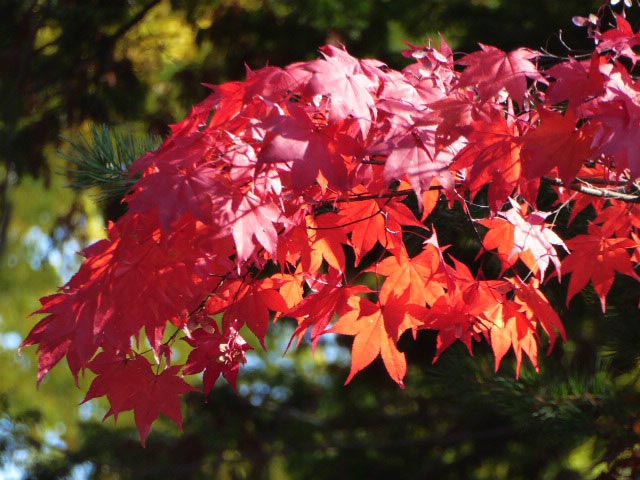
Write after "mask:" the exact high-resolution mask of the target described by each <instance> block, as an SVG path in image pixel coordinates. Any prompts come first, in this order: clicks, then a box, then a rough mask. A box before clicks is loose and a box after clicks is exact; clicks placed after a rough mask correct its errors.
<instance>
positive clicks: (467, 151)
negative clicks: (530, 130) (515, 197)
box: [452, 117, 522, 212]
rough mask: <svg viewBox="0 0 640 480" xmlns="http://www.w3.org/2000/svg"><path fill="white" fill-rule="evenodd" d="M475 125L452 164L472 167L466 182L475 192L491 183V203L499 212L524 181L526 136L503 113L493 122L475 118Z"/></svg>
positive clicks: (458, 168)
mask: <svg viewBox="0 0 640 480" xmlns="http://www.w3.org/2000/svg"><path fill="white" fill-rule="evenodd" d="M472 129H473V130H472V132H471V133H470V134H469V135H468V139H469V144H468V145H467V146H466V147H465V148H464V149H463V150H462V151H461V152H460V153H459V154H458V155H457V156H456V158H455V163H454V164H453V166H452V168H453V169H455V170H461V169H463V168H468V169H469V171H468V174H467V178H466V182H465V185H466V187H467V188H468V189H469V191H470V192H471V195H472V196H475V195H476V194H477V193H478V192H479V191H480V190H481V189H483V188H484V187H485V186H486V185H489V202H488V204H489V206H490V207H491V210H492V211H494V212H498V211H500V208H501V207H502V205H503V204H504V202H505V201H506V200H507V198H509V197H510V196H511V194H512V193H513V191H514V190H515V189H516V187H517V186H518V185H519V184H520V183H522V182H521V177H522V156H521V149H522V139H521V137H520V136H518V135H517V133H518V132H517V129H516V127H515V125H510V124H508V123H507V121H506V120H505V119H504V118H502V117H497V118H495V119H494V121H493V122H492V123H487V122H484V121H477V122H474V123H473V124H472Z"/></svg>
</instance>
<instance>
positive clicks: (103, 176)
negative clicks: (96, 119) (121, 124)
mask: <svg viewBox="0 0 640 480" xmlns="http://www.w3.org/2000/svg"><path fill="white" fill-rule="evenodd" d="M63 140H65V141H66V142H67V143H68V144H69V146H70V147H71V149H70V152H68V153H64V152H63V153H62V155H63V156H64V157H65V159H66V160H67V161H68V162H69V163H70V164H71V165H72V166H73V167H72V168H67V169H65V172H64V173H67V174H70V177H71V183H70V184H69V186H70V187H72V188H73V189H75V190H87V189H89V188H93V187H97V188H98V189H99V192H100V193H99V194H98V198H99V200H101V201H107V200H109V199H111V198H121V197H122V196H123V195H124V194H125V193H126V192H127V190H129V189H130V188H131V186H132V185H133V184H134V183H135V182H136V178H132V177H131V176H130V175H129V173H128V170H129V167H130V166H131V164H132V163H133V162H134V161H135V160H137V159H138V158H139V157H140V156H141V155H143V154H144V153H146V152H148V151H149V150H155V149H156V148H158V146H159V145H160V142H161V139H160V138H159V137H157V136H151V135H146V136H144V135H135V134H133V133H131V132H124V131H118V130H115V129H113V128H109V127H107V126H106V125H102V126H93V127H92V128H91V132H90V134H89V135H88V136H83V135H78V136H77V137H74V138H64V137H63Z"/></svg>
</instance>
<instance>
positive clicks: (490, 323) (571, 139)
mask: <svg viewBox="0 0 640 480" xmlns="http://www.w3.org/2000/svg"><path fill="white" fill-rule="evenodd" d="M607 8H609V7H603V9H602V10H601V11H600V14H599V15H601V16H602V15H604V14H605V12H606V11H607V10H606V9H607ZM575 21H576V22H577V23H580V24H582V25H584V26H585V27H587V29H588V32H589V36H590V37H591V38H592V39H593V40H594V42H595V45H596V47H595V51H594V52H593V54H591V55H589V56H587V57H586V58H573V57H570V58H567V59H555V61H554V62H550V63H549V62H547V63H549V64H550V66H548V67H544V68H543V67H542V66H541V64H542V63H543V62H542V61H541V59H543V57H544V55H543V54H542V53H540V52H536V51H533V50H530V49H525V48H520V49H517V50H514V51H511V52H504V51H502V50H500V49H498V48H495V47H491V46H486V45H481V50H480V51H477V52H474V53H471V54H468V55H463V56H461V57H460V58H458V59H456V58H455V57H454V53H453V52H452V50H451V49H450V48H449V46H448V45H447V44H446V42H445V41H444V40H443V39H442V40H441V42H440V47H439V48H434V47H431V46H414V45H410V48H409V49H408V50H407V51H405V52H404V53H405V55H406V56H407V57H408V58H410V59H412V60H413V63H412V64H411V65H409V66H408V67H406V68H405V69H403V70H402V71H396V70H393V69H390V68H388V67H387V66H386V65H385V64H384V63H382V62H380V61H378V60H371V59H365V60H359V59H356V58H354V57H352V56H351V55H349V54H348V53H347V51H346V50H345V49H344V48H340V47H336V46H331V45H327V46H325V47H322V48H321V54H322V57H321V58H319V59H317V60H312V61H308V62H300V63H294V64H291V65H289V66H287V67H284V68H279V67H265V68H262V69H260V70H256V71H248V74H247V79H246V80H245V81H243V82H240V81H234V82H228V83H224V84H222V85H217V86H213V85H212V86H211V89H212V90H213V93H212V94H211V95H210V96H209V97H208V98H207V99H205V100H204V101H203V102H201V103H200V104H198V105H196V106H195V107H194V108H193V109H192V110H191V112H190V114H189V115H188V116H187V117H186V118H185V119H184V120H183V121H181V122H179V123H177V124H175V125H173V126H172V134H171V136H170V137H169V138H168V139H167V140H166V141H165V142H164V143H163V144H162V145H161V146H160V147H159V148H158V149H157V150H154V151H151V152H148V153H146V154H145V155H143V156H142V157H141V158H140V159H138V160H137V161H136V162H135V163H134V164H133V165H132V167H131V168H130V171H129V174H130V175H131V177H132V178H134V177H136V176H140V179H139V180H138V181H137V182H136V183H135V185H134V186H133V187H132V188H131V190H130V191H129V192H128V193H127V195H126V196H125V199H124V200H125V201H126V203H127V205H128V210H127V213H126V214H125V215H123V216H122V217H121V218H120V219H119V220H118V221H117V222H115V223H112V224H110V226H109V229H108V238H107V239H105V240H102V241H100V242H98V243H96V244H94V245H92V246H90V247H89V248H87V249H86V250H85V251H84V252H83V255H84V257H85V258H86V260H85V261H84V263H83V265H82V267H81V269H80V271H79V272H78V273H77V274H76V275H75V276H74V277H73V278H72V279H71V280H70V281H69V282H68V283H67V284H66V285H65V286H64V287H62V289H61V291H60V292H58V293H56V294H54V295H51V296H49V297H46V298H44V299H42V308H41V309H40V310H39V311H38V313H41V314H46V315H47V316H46V317H45V318H44V319H42V320H41V321H40V322H39V323H38V324H37V325H36V326H35V327H34V329H33V330H32V332H31V333H30V334H29V336H28V337H27V339H26V340H25V341H24V343H23V346H29V345H36V344H37V345H38V349H39V354H40V358H39V376H38V379H39V381H41V380H42V378H43V377H44V376H45V375H46V374H47V372H49V371H50V370H51V368H52V367H53V366H54V365H56V364H57V363H58V362H59V361H60V360H62V359H63V358H66V359H67V362H68V364H69V367H70V369H71V371H72V373H73V375H74V376H76V378H77V376H78V375H79V373H80V372H81V371H84V370H85V369H89V370H91V371H92V372H94V373H95V374H96V375H97V376H96V378H95V380H94V381H93V383H92V385H91V387H90V389H89V392H88V393H87V397H86V399H87V400H89V399H91V398H95V397H98V396H103V395H106V396H107V398H108V400H109V401H110V404H111V409H110V410H109V412H108V414H107V416H109V415H114V416H116V417H117V415H118V414H119V413H120V412H123V411H127V410H133V412H134V415H135V418H136V423H137V425H138V429H139V431H140V435H141V437H142V442H143V443H144V442H145V439H146V437H147V435H148V433H149V430H150V427H151V424H152V422H153V421H154V420H155V419H156V418H157V417H158V416H159V414H160V413H164V414H166V415H167V416H168V417H169V418H171V419H173V420H174V421H175V422H176V423H178V424H181V412H180V402H179V398H180V395H182V394H184V393H186V392H189V391H192V390H193V389H194V388H193V387H192V386H191V385H190V384H188V383H187V382H186V381H185V380H184V379H183V377H182V376H183V375H193V374H199V373H201V372H204V374H203V376H204V392H205V394H206V395H208V394H209V393H210V391H211V389H212V388H213V385H214V384H215V382H216V380H217V379H218V377H219V376H220V375H223V376H224V377H225V378H226V379H227V380H228V381H229V382H230V383H232V384H234V385H235V382H236V379H237V375H238V370H239V368H240V366H241V365H242V363H243V362H244V360H245V352H246V351H247V350H248V349H249V348H250V347H249V346H248V345H247V343H246V341H245V340H244V339H243V338H242V336H241V334H240V332H241V330H242V329H243V328H245V329H246V328H248V329H250V330H251V331H252V332H253V334H255V336H256V337H257V338H258V339H259V340H260V342H261V343H262V344H263V346H264V339H265V335H266V334H267V330H268V326H269V323H270V322H271V321H276V320H278V319H280V318H282V317H290V318H295V319H297V321H298V326H297V329H296V330H295V333H294V336H293V338H292V342H294V341H295V342H300V341H301V340H302V339H303V338H305V337H308V338H310V340H311V342H312V344H313V345H314V346H315V345H317V343H318V342H319V341H320V339H321V337H322V335H324V334H326V333H329V332H331V333H337V334H341V335H346V336H352V337H354V338H353V346H352V365H351V372H350V374H349V376H348V378H347V383H348V382H349V381H351V380H352V379H353V377H354V376H355V375H356V374H357V373H358V372H360V371H361V370H362V369H364V368H366V367H367V366H368V365H369V364H371V363H372V362H373V361H374V360H375V359H376V358H377V357H381V358H382V361H383V362H384V365H385V367H386V369H387V371H388V373H389V375H390V377H391V378H392V379H393V380H394V381H395V382H397V383H398V384H399V385H400V386H403V381H404V377H405V375H406V372H407V362H406V358H405V355H404V353H403V352H402V351H401V350H400V349H399V348H398V341H399V339H400V338H401V337H402V336H403V334H405V332H407V331H410V332H411V334H412V335H413V336H414V337H415V336H416V335H417V334H418V332H419V331H420V330H434V331H436V332H437V333H438V335H437V354H436V359H437V358H438V357H439V356H440V355H441V354H442V352H443V351H444V350H445V349H447V348H448V347H449V346H450V345H451V344H452V343H454V342H455V341H456V340H459V341H461V342H463V343H464V344H465V345H466V347H467V348H468V349H469V351H470V352H471V351H472V346H473V342H474V341H478V340H482V339H485V340H486V341H487V342H489V344H490V345H491V347H492V349H493V352H494V355H495V367H496V369H497V368H499V366H500V363H501V361H502V359H503V358H504V356H505V355H506V354H507V352H508V351H509V350H513V352H514V354H515V357H516V362H517V373H518V374H519V372H520V367H521V365H522V362H523V358H524V357H525V356H526V357H527V358H528V359H529V360H530V361H531V363H532V365H533V366H534V367H535V368H536V369H537V368H538V350H539V348H540V345H541V343H542V338H541V337H542V335H543V334H544V336H546V337H548V343H549V348H551V347H553V345H554V342H555V341H556V339H557V337H558V335H560V336H561V337H562V338H564V337H565V332H564V327H563V325H562V322H561V320H560V317H559V316H558V314H557V313H556V311H555V310H554V309H553V307H552V306H551V304H550V303H549V301H548V299H547V298H546V296H545V294H544V293H543V292H542V290H541V289H540V285H541V283H542V282H544V281H545V278H546V279H548V278H551V277H552V276H557V277H558V279H560V278H561V273H562V274H563V275H564V276H565V277H566V276H567V275H570V279H569V287H568V296H567V303H569V302H570V301H571V299H572V298H573V297H574V296H575V295H576V294H577V293H578V292H579V291H581V290H583V289H584V288H585V287H586V286H587V285H588V284H589V283H590V282H591V283H592V284H593V288H594V289H595V291H596V293H597V295H598V296H599V298H600V301H601V304H602V309H603V311H604V310H605V309H606V298H607V294H608V293H609V291H610V289H611V287H612V284H613V282H614V278H615V276H616V273H620V274H625V275H628V276H630V277H633V278H634V279H638V278H639V277H638V276H637V274H636V271H635V267H636V266H637V264H638V261H639V259H640V257H639V256H640V249H639V248H638V244H639V234H640V232H639V230H638V229H639V228H640V209H639V207H638V206H637V202H638V200H639V196H638V195H637V183H635V182H636V179H637V178H638V177H639V176H640V156H639V153H638V149H637V147H636V145H635V144H636V142H637V140H638V139H637V136H638V131H640V130H639V128H638V127H639V126H640V102H639V101H638V98H639V97H638V94H639V93H640V87H639V86H638V84H637V83H636V81H635V80H634V78H633V76H632V72H633V68H634V67H635V65H636V62H637V60H638V59H639V58H640V56H638V55H637V54H636V53H635V50H634V47H635V46H637V45H638V44H640V35H638V34H636V33H634V32H633V30H632V28H631V26H630V25H629V23H628V22H627V21H626V20H625V18H624V17H623V16H621V15H615V21H616V25H615V26H613V27H611V28H609V29H606V28H605V25H604V21H602V20H601V18H600V16H596V15H592V16H590V17H589V18H581V17H580V18H576V19H575ZM542 185H549V186H551V187H549V188H553V189H554V191H555V195H556V197H557V208H556V210H555V211H554V212H545V211H540V210H538V202H539V196H540V195H539V193H540V191H541V186H542ZM472 202H473V203H472ZM479 203H481V204H482V208H481V209H478V208H477V207H476V205H477V204H479ZM439 204H440V207H441V208H448V209H454V208H458V209H461V210H462V211H463V212H464V213H465V215H466V217H465V218H466V221H467V222H468V223H469V224H470V225H472V227H473V229H474V231H475V232H476V234H477V237H478V243H479V245H480V249H479V251H478V252H477V255H478V258H481V259H482V261H481V262H479V263H476V264H474V265H466V264H465V263H464V262H462V261H461V260H460V259H457V258H455V257H454V256H453V255H452V254H451V253H449V252H447V247H446V246H442V245H440V243H439V242H438V236H437V232H436V230H435V228H434V227H433V226H432V222H433V221H432V220H430V216H431V215H432V214H433V212H434V209H435V208H436V206H438V205H439ZM587 207H590V208H592V209H593V211H594V212H595V217H594V220H593V221H592V222H591V223H590V224H589V226H588V230H586V231H585V232H584V233H581V234H578V235H577V236H574V237H573V238H568V239H565V240H563V239H561V238H560V237H559V236H558V234H557V233H555V232H554V227H555V223H554V222H555V219H556V218H557V217H558V214H559V213H560V211H561V210H563V209H569V210H570V211H571V215H570V217H569V221H572V220H573V219H575V217H576V215H577V214H578V213H580V212H581V211H583V210H585V209H586V208H587ZM478 210H481V211H482V212H484V213H483V214H482V215H481V216H480V218H478V214H477V213H476V212H477V211H478ZM549 218H552V220H551V221H549V220H548V219H549ZM416 240H418V241H416ZM498 261H499V263H500V268H498V269H495V268H491V266H492V265H495V263H496V262H498ZM550 264H552V265H553V271H552V273H549V270H550V268H551V265H550ZM143 329H144V331H145V335H144V338H143V339H141V332H142V330H143ZM180 337H182V338H183V340H184V341H185V342H186V343H188V345H189V346H191V347H192V350H191V353H190V355H189V356H188V358H187V360H186V363H185V364H184V365H171V354H172V347H173V346H174V345H175V342H176V341H178V339H180ZM145 340H146V342H148V344H149V347H150V348H147V347H145ZM152 354H153V355H152ZM152 360H153V361H152Z"/></svg>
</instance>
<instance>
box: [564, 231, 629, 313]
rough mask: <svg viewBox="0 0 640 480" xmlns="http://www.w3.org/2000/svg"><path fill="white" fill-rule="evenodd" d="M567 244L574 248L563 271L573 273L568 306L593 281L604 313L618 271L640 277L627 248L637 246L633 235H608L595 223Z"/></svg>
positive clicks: (565, 262) (571, 248) (565, 260)
mask: <svg viewBox="0 0 640 480" xmlns="http://www.w3.org/2000/svg"><path fill="white" fill-rule="evenodd" d="M566 243H567V246H568V247H569V249H570V250H571V255H569V256H568V257H566V258H565V259H564V260H563V261H562V270H563V271H564V272H565V274H567V273H571V280H570V281H569V291H568V292H567V305H569V302H570V301H571V299H572V298H573V297H574V296H575V295H576V294H577V293H578V292H579V291H581V290H582V289H583V288H584V287H586V286H587V284H588V283H589V282H591V283H592V284H593V288H594V290H595V291H596V294H597V295H598V298H600V305H601V306H602V311H603V312H604V311H605V310H606V302H607V294H608V293H609V290H611V286H612V285H613V281H614V279H615V273H616V272H619V273H622V274H625V275H629V276H630V277H634V278H638V277H637V275H636V273H635V272H634V270H633V264H632V263H631V255H630V254H629V252H628V251H627V249H630V248H635V247H636V246H637V245H636V243H635V242H634V241H633V240H631V239H630V238H607V237H605V236H604V235H603V232H602V229H601V228H600V227H598V226H597V225H595V224H593V223H592V224H590V225H589V233H588V234H584V235H577V236H575V237H573V238H571V239H569V240H567V242H566Z"/></svg>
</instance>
